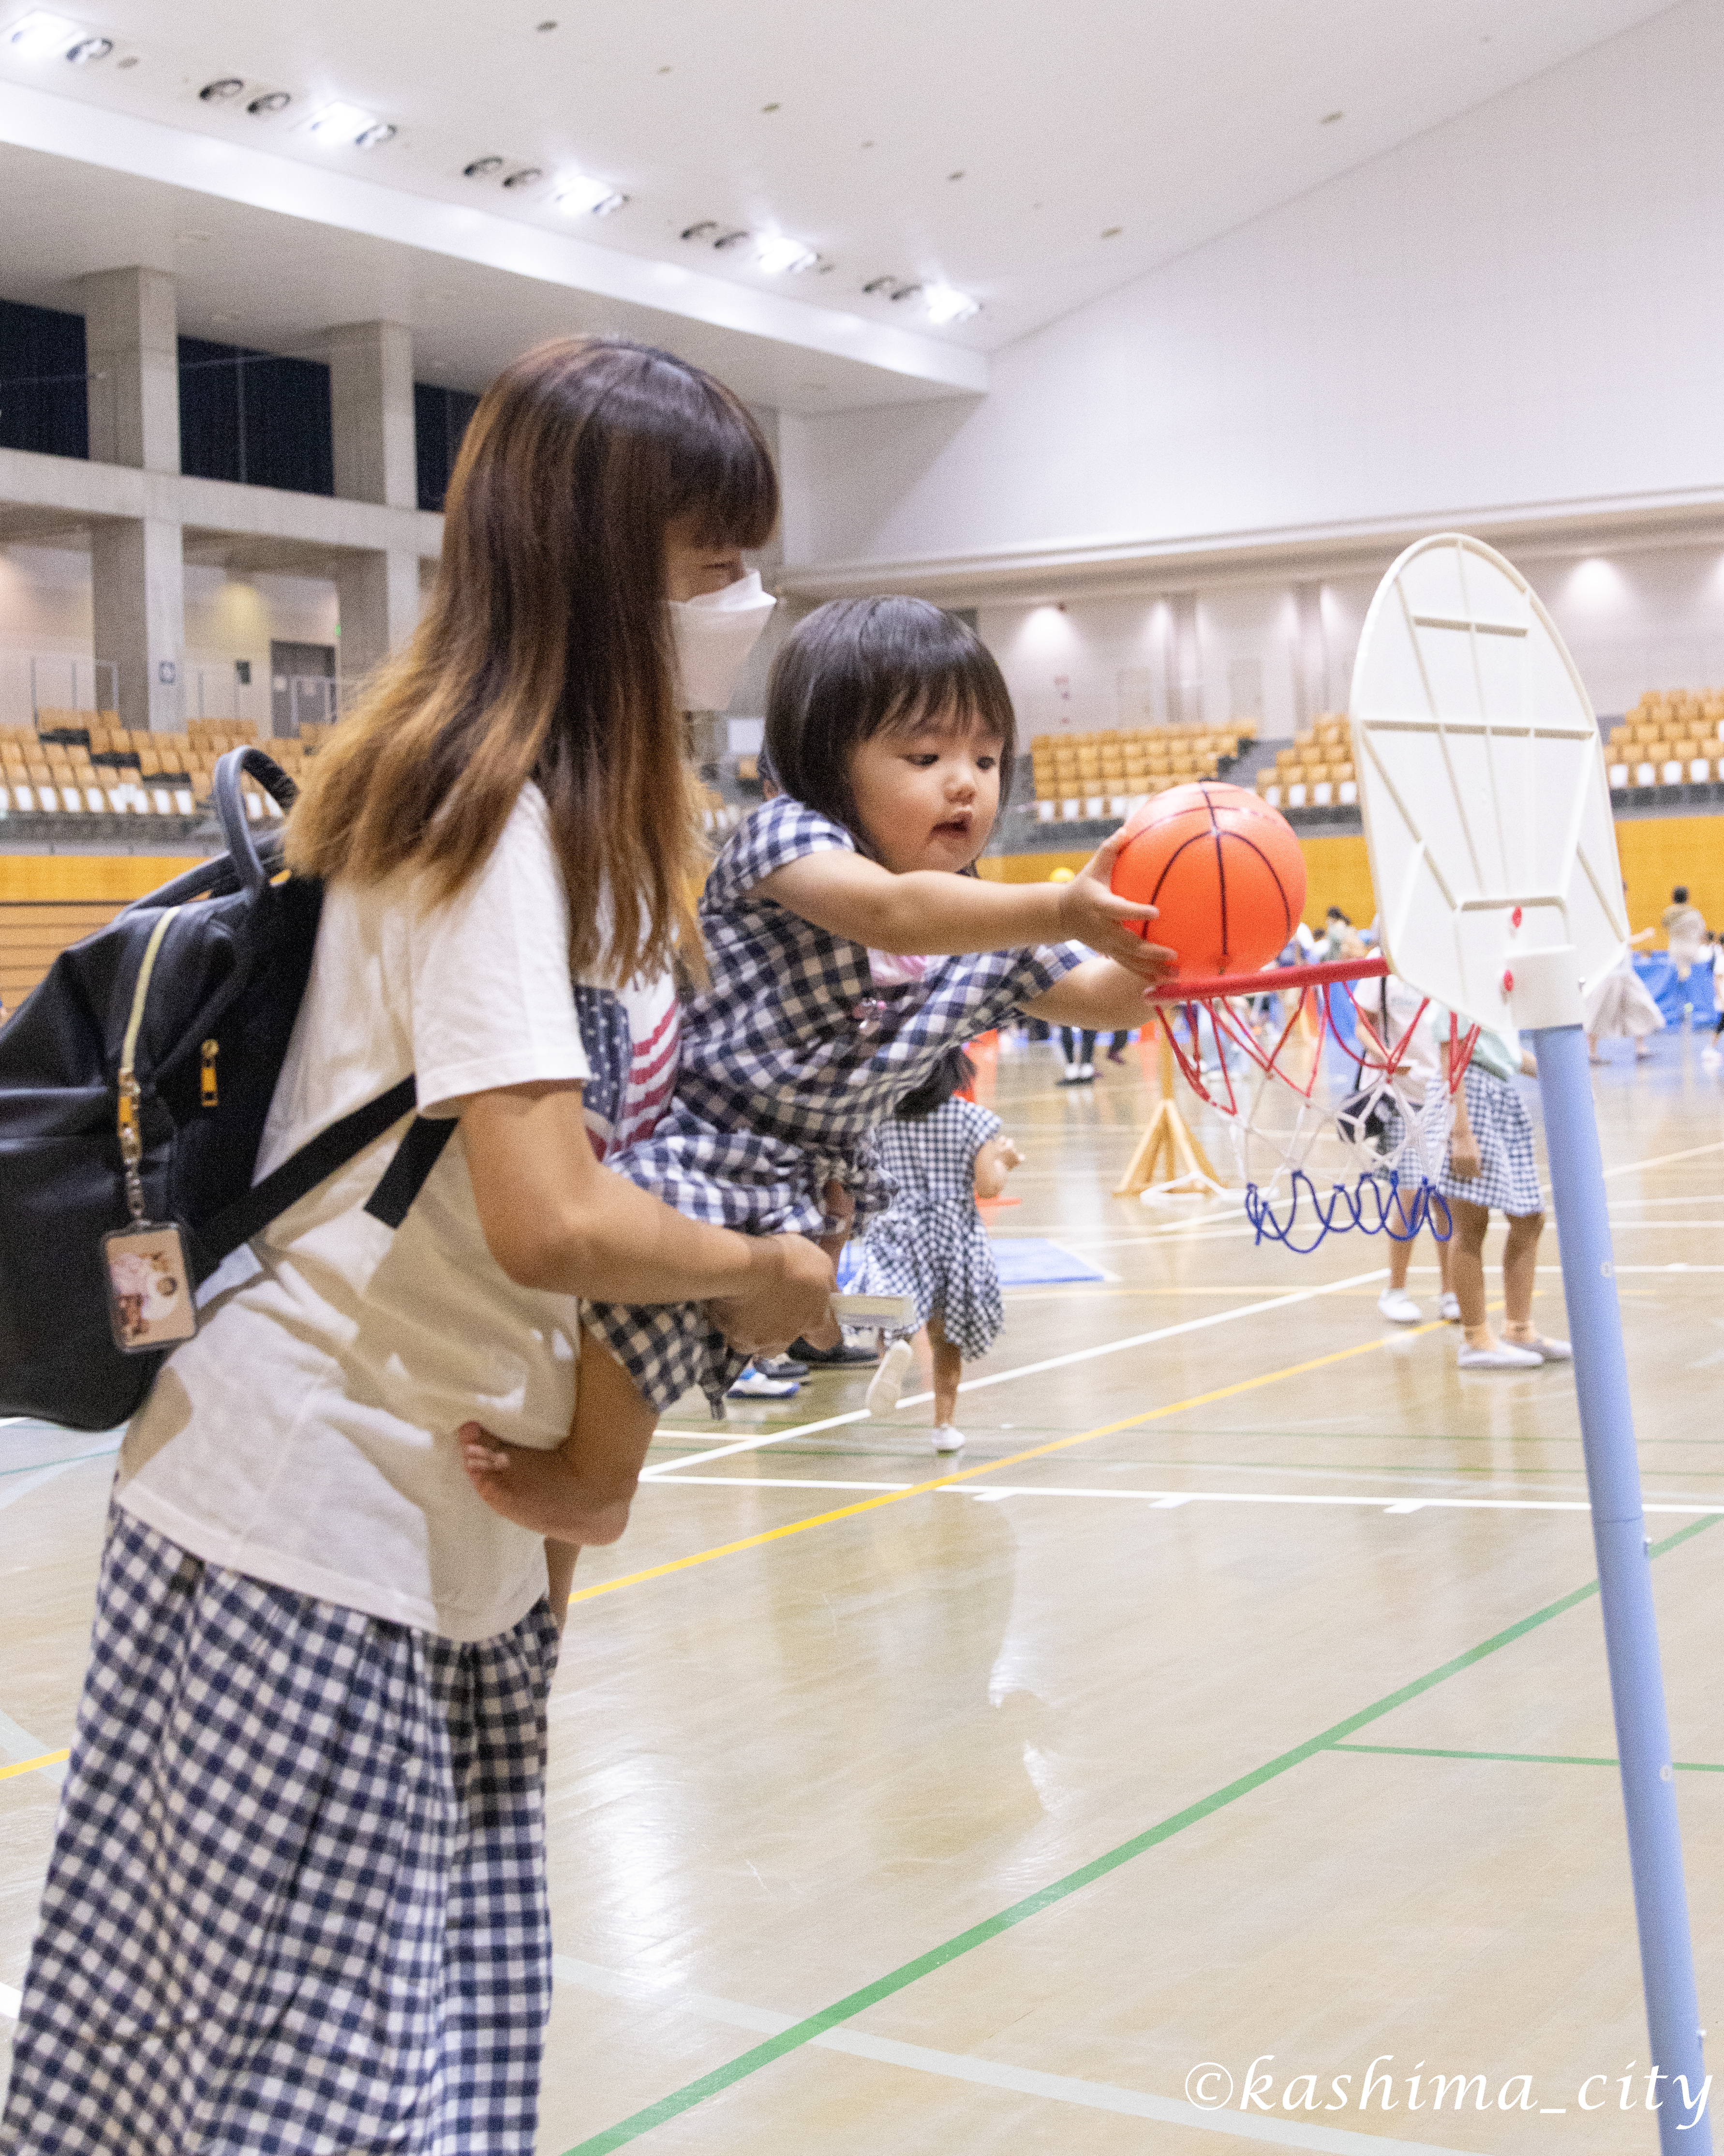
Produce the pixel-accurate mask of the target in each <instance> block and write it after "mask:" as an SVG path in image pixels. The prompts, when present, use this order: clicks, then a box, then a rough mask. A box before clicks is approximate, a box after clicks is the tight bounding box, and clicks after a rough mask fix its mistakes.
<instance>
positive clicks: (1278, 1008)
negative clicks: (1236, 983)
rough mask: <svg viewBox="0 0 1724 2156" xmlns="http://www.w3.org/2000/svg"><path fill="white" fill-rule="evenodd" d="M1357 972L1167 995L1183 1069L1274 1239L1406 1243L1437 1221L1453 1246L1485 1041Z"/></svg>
mask: <svg viewBox="0 0 1724 2156" xmlns="http://www.w3.org/2000/svg"><path fill="white" fill-rule="evenodd" d="M1346 970H1347V973H1351V974H1352V978H1345V977H1344V976H1342V969H1339V968H1333V967H1301V968H1287V969H1285V971H1286V974H1287V980H1286V984H1285V986H1282V985H1280V983H1276V984H1275V985H1274V986H1263V987H1259V986H1258V985H1257V983H1260V982H1265V983H1266V982H1269V981H1271V980H1273V978H1274V977H1273V975H1261V976H1255V977H1254V980H1253V992H1252V993H1245V994H1234V995H1223V994H1199V995H1196V996H1193V998H1191V999H1190V1000H1188V1001H1177V1000H1174V999H1173V998H1172V997H1169V998H1166V999H1164V1000H1163V1002H1162V1007H1161V1017H1162V1023H1163V1024H1164V1025H1165V1026H1166V1027H1167V1034H1168V1039H1169V1041H1170V1043H1171V1045H1172V1050H1173V1055H1174V1058H1175V1060H1176V1062H1177V1063H1178V1066H1179V1069H1180V1070H1181V1073H1182V1074H1183V1076H1184V1078H1185V1080H1186V1082H1187V1083H1188V1085H1189V1086H1191V1087H1192V1089H1193V1091H1194V1092H1195V1093H1196V1094H1197V1095H1198V1097H1199V1099H1200V1100H1202V1101H1204V1102H1206V1103H1207V1104H1208V1107H1209V1108H1210V1109H1211V1110H1212V1111H1213V1113H1214V1115H1215V1116H1216V1117H1217V1118H1218V1119H1219V1124H1220V1127H1222V1128H1223V1129H1224V1131H1225V1132H1226V1133H1227V1136H1228V1138H1229V1142H1230V1144H1231V1146H1232V1149H1233V1153H1234V1160H1235V1162H1236V1163H1237V1166H1238V1169H1239V1175H1240V1177H1241V1178H1242V1180H1243V1181H1244V1185H1245V1192H1244V1204H1245V1212H1246V1216H1247V1218H1248V1219H1249V1220H1250V1222H1251V1224H1252V1226H1253V1227H1254V1228H1255V1230H1256V1233H1257V1237H1258V1240H1260V1241H1264V1240H1270V1241H1275V1242H1280V1243H1285V1245H1287V1247H1288V1248H1289V1249H1290V1250H1301V1251H1303V1250H1315V1249H1316V1246H1317V1245H1318V1244H1319V1243H1321V1241H1322V1240H1324V1238H1325V1237H1326V1236H1328V1235H1336V1234H1339V1233H1341V1232H1342V1231H1344V1230H1346V1229H1362V1230H1363V1231H1364V1232H1365V1233H1367V1234H1370V1235H1376V1234H1386V1235H1391V1236H1393V1237H1394V1238H1396V1239H1397V1240H1405V1239H1408V1238H1410V1237H1411V1236H1413V1235H1417V1234H1418V1233H1419V1230H1420V1229H1421V1228H1423V1227H1424V1225H1425V1224H1427V1223H1429V1225H1430V1226H1431V1227H1432V1229H1434V1232H1435V1233H1436V1234H1437V1235H1439V1236H1441V1237H1444V1238H1446V1236H1447V1235H1448V1233H1449V1227H1450V1222H1449V1209H1448V1207H1447V1204H1445V1203H1444V1199H1442V1197H1441V1195H1440V1194H1439V1193H1438V1192H1437V1191H1436V1189H1435V1188H1434V1186H1435V1184H1436V1183H1437V1182H1438V1181H1439V1178H1440V1177H1441V1175H1442V1173H1443V1168H1444V1160H1445V1158H1446V1157H1447V1153H1448V1149H1449V1133H1450V1132H1451V1131H1452V1129H1453V1127H1454V1120H1455V1109H1454V1091H1455V1088H1456V1087H1457V1086H1459V1085H1460V1081H1461V1075H1462V1073H1463V1072H1464V1070H1465V1066H1466V1062H1467V1060H1468V1058H1469V1057H1470V1055H1471V1053H1472V1047H1473V1042H1474V1039H1475V1037H1476V1035H1475V1033H1474V1032H1471V1031H1468V1032H1462V1031H1460V1029H1459V1028H1458V1027H1457V1026H1456V1025H1455V1022H1454V1021H1453V1020H1452V1019H1450V1018H1449V1014H1447V1013H1444V1012H1439V1011H1438V1010H1437V1009H1434V1007H1433V1006H1432V1005H1431V1004H1429V1001H1428V1000H1427V999H1426V998H1424V997H1422V996H1420V995H1419V993H1418V992H1417V991H1416V990H1415V989H1412V988H1408V987H1406V986H1405V984H1404V983H1401V982H1399V981H1398V980H1396V979H1395V978H1394V977H1393V975H1390V974H1388V973H1386V972H1385V971H1384V970H1383V968H1382V965H1381V962H1380V961H1378V962H1376V966H1375V969H1374V971H1367V972H1363V973H1362V969H1361V968H1360V967H1358V966H1357V965H1356V966H1353V967H1351V968H1347V969H1346ZM1361 976H1362V977H1361ZM1210 985H1211V984H1208V983H1204V984H1203V986H1204V987H1206V988H1207V987H1208V986H1210Z"/></svg>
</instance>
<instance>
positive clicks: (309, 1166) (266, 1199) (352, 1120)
mask: <svg viewBox="0 0 1724 2156" xmlns="http://www.w3.org/2000/svg"><path fill="white" fill-rule="evenodd" d="M417 1099H418V1091H417V1088H416V1087H415V1086H414V1084H413V1080H412V1079H411V1078H403V1080H402V1081H401V1083H400V1084H399V1085H398V1086H391V1087H390V1088H389V1090H388V1091H387V1093H382V1094H379V1095H378V1096H377V1099H376V1100H375V1101H367V1102H366V1104H365V1106H363V1107H362V1108H356V1109H355V1110H354V1111H353V1112H352V1114H351V1116H342V1117H341V1120H340V1122H334V1123H331V1125H330V1126H329V1127H328V1129H327V1130H323V1131H320V1132H318V1133H317V1135H316V1137H315V1138H312V1139H310V1141H309V1142H307V1143H306V1144H305V1145H302V1146H301V1147H300V1149H299V1151H298V1152H295V1153H290V1155H289V1156H288V1158H286V1159H285V1161H283V1162H282V1163H281V1165H280V1168H275V1169H274V1170H272V1172H271V1173H269V1174H268V1175H266V1176H265V1177H264V1179H263V1181H262V1182H261V1183H256V1184H254V1186H253V1187H252V1188H251V1189H249V1190H248V1191H247V1192H246V1193H245V1195H244V1197H243V1198H239V1199H235V1200H234V1202H233V1204H231V1205H228V1206H224V1207H223V1209H222V1210H221V1211H220V1212H219V1213H218V1214H216V1216H215V1218H214V1219H213V1220H208V1221H206V1222H205V1223H204V1224H203V1227H202V1228H201V1229H198V1231H197V1235H196V1241H197V1245H198V1281H199V1283H200V1285H201V1284H202V1282H203V1281H205V1280H207V1279H208V1277H209V1276H210V1274H211V1273H213V1271H214V1270H215V1269H216V1267H217V1266H218V1265H220V1263H221V1262H222V1260H223V1258H227V1257H231V1256H232V1255H233V1252H234V1251H235V1250H238V1249H239V1245H241V1244H242V1243H249V1241H250V1240H251V1239H252V1237H253V1236H254V1235H259V1234H261V1233H262V1231H263V1230H264V1229H265V1228H267V1227H268V1226H269V1223H270V1222H271V1221H272V1220H275V1219H279V1218H280V1215H281V1214H284V1213H285V1212H286V1210H287V1209H288V1208H289V1206H290V1205H296V1204H298V1203H299V1201H300V1199H302V1198H304V1197H305V1196H307V1195H308V1194H309V1193H310V1192H311V1191H313V1190H315V1189H316V1188H317V1186H318V1184H319V1183H321V1182H323V1181H324V1180H325V1178H326V1177H329V1176H331V1175H333V1174H334V1173H335V1172H336V1169H337V1168H345V1167H346V1165H347V1163H348V1162H349V1161H350V1160H355V1159H357V1158H358V1156H359V1155H360V1154H361V1153H362V1152H364V1151H365V1148H366V1147H367V1146H368V1145H370V1144H371V1143H372V1142H373V1141H374V1140H375V1139H377V1138H380V1137H382V1135H383V1133H384V1132H385V1131H387V1129H388V1128H389V1127H390V1126H391V1124H392V1123H398V1122H400V1120H401V1118H402V1117H403V1116H404V1115H406V1114H407V1112H408V1110H409V1109H410V1108H411V1107H412V1106H413V1103H414V1101H416V1100H417ZM427 1128H428V1129H430V1130H432V1131H434V1132H441V1133H442V1135H441V1136H440V1137H439V1138H438V1139H437V1142H436V1143H435V1145H434V1147H432V1148H431V1151H430V1158H428V1159H425V1160H423V1166H418V1160H419V1158H422V1157H423V1152H424V1147H423V1145H421V1146H420V1147H418V1148H417V1149H416V1158H415V1163H414V1164H413V1165H414V1166H415V1167H417V1168H418V1174H417V1179H416V1180H412V1181H411V1183H410V1187H408V1188H405V1194H404V1195H403V1194H402V1187H403V1186H407V1185H408V1183H409V1180H410V1178H411V1176H412V1173H413V1169H412V1168H409V1169H408V1170H404V1171H403V1174H402V1177H401V1178H400V1183H399V1184H398V1187H397V1189H396V1192H395V1198H396V1200H397V1202H398V1211H396V1213H395V1216H394V1218H393V1219H390V1220H389V1225H390V1226H391V1227H392V1228H398V1227H399V1226H400V1224H401V1223H402V1221H403V1219H405V1218H406V1216H407V1209H408V1206H409V1205H410V1204H412V1203H413V1199H414V1198H415V1197H416V1196H417V1195H418V1191H419V1188H420V1186H421V1185H422V1184H423V1182H424V1180H425V1178H426V1177H427V1176H428V1174H429V1173H431V1169H432V1168H433V1166H434V1163H435V1162H436V1159H437V1156H438V1154H439V1152H442V1150H443V1148H444V1145H446V1144H447V1143H448V1142H449V1132H450V1131H452V1130H453V1129H454V1122H453V1121H451V1122H449V1123H447V1124H443V1123H434V1124H430V1125H427V1124H426V1122H425V1121H424V1119H423V1117H418V1118H416V1119H415V1121H414V1122H413V1127H412V1129H411V1130H410V1131H409V1132H408V1137H407V1139H405V1140H403V1144H402V1148H401V1150H402V1152H407V1151H408V1146H409V1143H410V1142H411V1140H412V1138H413V1135H414V1133H415V1132H418V1131H420V1130H423V1129H427ZM399 1159H400V1155H399V1154H398V1155H397V1159H396V1162H394V1163H391V1165H390V1167H389V1168H388V1170H387V1173H385V1175H384V1177H383V1180H382V1183H379V1185H378V1187H377V1190H376V1191H375V1192H374V1193H372V1201H371V1204H369V1205H367V1208H366V1210H367V1212H372V1211H375V1210H376V1209H377V1200H378V1199H379V1198H380V1197H381V1196H382V1192H383V1188H384V1186H385V1185H386V1184H388V1183H392V1182H394V1181H395V1178H396V1167H397V1165H398V1163H399ZM378 1217H379V1218H380V1219H387V1217H388V1216H387V1214H378Z"/></svg>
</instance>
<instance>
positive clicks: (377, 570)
mask: <svg viewBox="0 0 1724 2156" xmlns="http://www.w3.org/2000/svg"><path fill="white" fill-rule="evenodd" d="M336 603H337V605H338V606H339V608H340V610H341V644H340V656H339V665H340V670H341V681H342V685H343V687H344V688H346V687H350V686H351V685H353V684H354V683H357V681H359V680H361V679H362V677H363V676H364V675H367V674H369V673H370V672H371V671H372V669H373V668H374V667H376V666H378V665H382V661H383V660H385V659H387V657H388V655H389V654H390V653H391V652H392V651H393V650H394V649H396V647H397V646H398V644H405V643H406V641H407V639H408V637H410V636H411V635H412V634H413V630H414V629H415V627H416V626H417V625H418V619H419V557H418V555H417V554H403V553H387V554H371V553H366V554H359V553H354V554H346V555H344V556H342V557H341V563H340V566H339V567H337V568H336Z"/></svg>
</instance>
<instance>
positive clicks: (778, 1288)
mask: <svg viewBox="0 0 1724 2156" xmlns="http://www.w3.org/2000/svg"><path fill="white" fill-rule="evenodd" d="M755 1250H756V1252H757V1265H756V1268H755V1272H756V1284H753V1285H751V1286H748V1287H746V1288H744V1289H743V1290H742V1291H741V1293H740V1294H737V1295H731V1296H725V1297H724V1298H723V1299H722V1300H721V1301H713V1302H709V1303H708V1304H707V1306H706V1312H707V1315H708V1316H709V1317H711V1320H712V1322H713V1323H714V1324H715V1325H716V1327H718V1329H719V1331H720V1332H722V1333H723V1335H724V1337H725V1338H726V1340H728V1341H729V1342H730V1343H731V1346H732V1347H736V1348H740V1349H741V1352H742V1353H744V1354H745V1355H777V1354H779V1353H782V1351H783V1350H784V1349H785V1348H786V1347H788V1346H789V1345H790V1343H791V1342H792V1341H793V1340H806V1341H807V1342H808V1344H809V1345H810V1346H811V1347H831V1346H834V1345H835V1344H836V1342H837V1340H838V1337H839V1332H838V1321H837V1320H836V1319H835V1318H834V1317H833V1315H832V1308H831V1299H832V1291H833V1289H834V1286H836V1284H837V1280H838V1272H837V1268H836V1267H835V1266H834V1264H833V1262H832V1260H831V1259H830V1258H829V1257H828V1256H827V1255H826V1253H825V1252H824V1250H822V1249H821V1248H820V1246H819V1245H818V1243H811V1242H810V1241H809V1240H808V1237H807V1236H806V1235H762V1237H761V1238H760V1239H759V1240H758V1241H757V1244H756V1245H755Z"/></svg>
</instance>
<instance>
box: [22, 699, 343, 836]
mask: <svg viewBox="0 0 1724 2156" xmlns="http://www.w3.org/2000/svg"><path fill="white" fill-rule="evenodd" d="M330 731H331V728H330V727H329V726H302V727H301V728H300V732H299V736H298V737H297V739H295V740H288V741H276V740H274V739H259V728H258V727H257V726H256V725H255V724H254V723H252V722H250V721H246V720H242V719H192V720H189V721H187V725H186V728H185V731H183V732H182V733H155V732H151V731H148V730H147V729H143V730H140V729H138V728H136V727H133V728H131V729H129V730H128V729H127V728H126V727H125V726H121V724H120V716H119V714H118V712H116V711H65V710H49V709H44V710H41V711H38V712H37V714H36V723H35V725H34V726H0V816H4V815H38V816H41V815H54V816H63V817H66V818H68V819H70V818H73V817H78V816H86V817H87V816H125V815H138V816H196V815H199V814H203V813H204V812H205V811H206V810H207V809H208V805H209V801H210V796H211V793H212V791H213V788H214V784H215V767H216V762H217V761H218V758H219V757H222V756H223V755H224V754H225V753H226V752H227V751H228V750H229V749H230V748H239V747H244V746H247V745H249V744H255V745H256V746H258V747H262V748H264V749H265V750H266V751H267V752H268V753H269V755H271V756H272V757H275V761H276V762H278V763H279V764H280V766H281V767H282V768H283V769H284V770H285V772H286V773H287V774H288V776H289V777H290V778H297V777H298V776H299V775H300V772H301V771H302V770H303V768H304V766H305V758H306V757H309V756H315V755H316V752H317V750H318V748H319V747H321V744H322V743H323V742H324V741H325V740H326V738H327V737H328V735H329V733H330ZM243 791H244V797H245V805H246V813H247V814H248V815H249V816H250V817H251V818H252V819H254V821H258V822H262V821H264V820H265V819H269V818H270V817H279V816H280V813H281V812H280V808H278V807H277V806H276V804H275V802H274V801H272V800H271V799H270V798H269V796H268V795H267V794H266V793H264V790H263V788H261V787H260V786H259V785H258V784H257V783H256V782H255V781H254V780H253V779H251V778H247V779H246V780H245V781H244V784H243Z"/></svg>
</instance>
